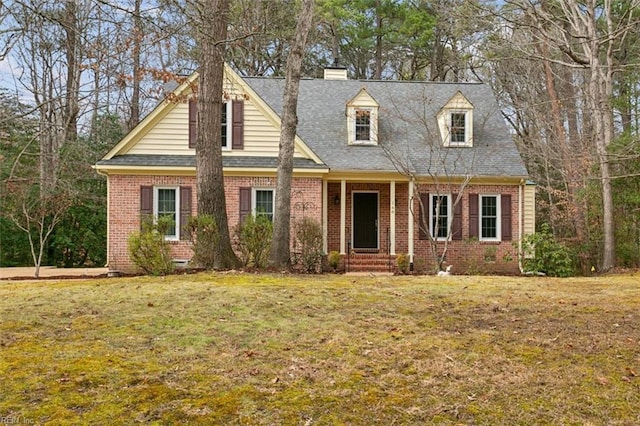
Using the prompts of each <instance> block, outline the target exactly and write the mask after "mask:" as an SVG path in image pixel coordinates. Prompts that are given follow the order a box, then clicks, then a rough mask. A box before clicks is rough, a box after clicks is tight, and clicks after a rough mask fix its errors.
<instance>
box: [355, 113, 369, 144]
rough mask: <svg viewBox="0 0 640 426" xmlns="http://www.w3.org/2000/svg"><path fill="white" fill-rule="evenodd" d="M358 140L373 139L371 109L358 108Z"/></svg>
mask: <svg viewBox="0 0 640 426" xmlns="http://www.w3.org/2000/svg"><path fill="white" fill-rule="evenodd" d="M355 125H356V132H355V133H356V142H369V141H370V140H371V110H367V109H357V110H356V122H355Z"/></svg>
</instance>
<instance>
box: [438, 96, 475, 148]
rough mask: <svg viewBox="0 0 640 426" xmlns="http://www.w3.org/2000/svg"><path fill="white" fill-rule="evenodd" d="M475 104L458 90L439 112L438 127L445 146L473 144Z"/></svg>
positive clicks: (468, 145)
mask: <svg viewBox="0 0 640 426" xmlns="http://www.w3.org/2000/svg"><path fill="white" fill-rule="evenodd" d="M473 110H474V107H473V104H472V103H471V102H469V100H468V99H467V98H466V97H465V96H464V95H463V94H462V92H460V91H458V92H457V93H456V94H455V95H453V96H452V97H451V99H449V101H447V103H446V104H444V105H443V106H442V109H441V110H440V112H438V116H437V119H438V128H439V129H440V137H441V138H442V145H443V146H451V147H456V148H458V147H472V146H473Z"/></svg>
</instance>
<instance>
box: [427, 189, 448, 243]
mask: <svg viewBox="0 0 640 426" xmlns="http://www.w3.org/2000/svg"><path fill="white" fill-rule="evenodd" d="M430 211H431V220H430V225H431V230H430V231H431V235H433V236H434V238H447V237H448V235H449V220H450V219H451V218H450V215H449V212H450V211H451V197H450V196H449V195H432V196H431V209H430Z"/></svg>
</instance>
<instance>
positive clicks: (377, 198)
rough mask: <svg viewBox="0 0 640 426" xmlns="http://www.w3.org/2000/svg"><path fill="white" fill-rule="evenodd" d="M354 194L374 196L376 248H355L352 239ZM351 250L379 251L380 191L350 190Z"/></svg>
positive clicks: (353, 232) (353, 231) (353, 230)
mask: <svg viewBox="0 0 640 426" xmlns="http://www.w3.org/2000/svg"><path fill="white" fill-rule="evenodd" d="M356 194H376V204H377V206H376V209H377V211H376V234H377V235H376V240H377V241H376V246H375V247H356V243H355V239H354V234H355V227H356V226H355V220H354V216H353V215H354V213H355V200H354V198H355V195H356ZM351 244H352V245H351V248H353V249H363V250H367V249H369V250H380V191H376V190H368V191H367V190H361V191H359V190H352V191H351Z"/></svg>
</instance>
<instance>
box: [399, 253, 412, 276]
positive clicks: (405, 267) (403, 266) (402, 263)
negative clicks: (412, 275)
mask: <svg viewBox="0 0 640 426" xmlns="http://www.w3.org/2000/svg"><path fill="white" fill-rule="evenodd" d="M396 266H397V267H398V271H400V273H401V274H403V275H406V274H407V273H409V255H408V254H406V253H398V254H397V255H396Z"/></svg>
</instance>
